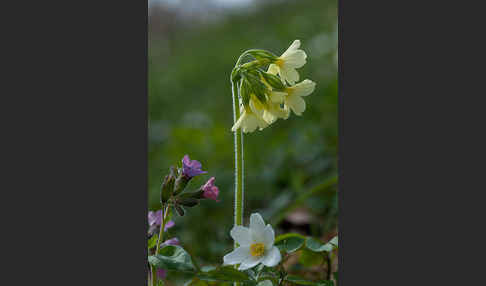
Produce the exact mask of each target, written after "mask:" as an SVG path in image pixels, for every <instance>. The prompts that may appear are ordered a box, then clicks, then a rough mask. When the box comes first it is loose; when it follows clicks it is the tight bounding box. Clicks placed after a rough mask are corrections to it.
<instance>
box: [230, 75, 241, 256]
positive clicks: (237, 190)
mask: <svg viewBox="0 0 486 286" xmlns="http://www.w3.org/2000/svg"><path fill="white" fill-rule="evenodd" d="M231 91H232V94H233V120H234V122H235V123H236V120H237V119H238V118H239V117H240V107H239V99H238V98H237V97H238V91H237V82H235V81H233V80H232V81H231ZM234 144H235V217H234V224H235V225H242V224H243V198H244V196H243V195H244V193H243V132H242V131H241V130H238V131H236V132H234ZM236 247H238V244H237V243H235V248H236Z"/></svg>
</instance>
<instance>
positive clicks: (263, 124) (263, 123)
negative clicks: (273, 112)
mask: <svg viewBox="0 0 486 286" xmlns="http://www.w3.org/2000/svg"><path fill="white" fill-rule="evenodd" d="M268 125H269V124H268V122H266V121H265V120H264V119H263V118H258V129H259V130H262V129H264V128H265V127H267V126H268Z"/></svg>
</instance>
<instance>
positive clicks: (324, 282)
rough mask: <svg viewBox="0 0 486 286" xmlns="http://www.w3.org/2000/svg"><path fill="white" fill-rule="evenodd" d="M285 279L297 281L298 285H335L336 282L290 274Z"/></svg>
mask: <svg viewBox="0 0 486 286" xmlns="http://www.w3.org/2000/svg"><path fill="white" fill-rule="evenodd" d="M285 281H288V282H292V283H295V284H297V285H312V286H334V282H332V281H330V280H320V281H315V282H314V281H309V280H305V279H304V278H302V277H298V276H294V275H289V276H287V277H286V278H285Z"/></svg>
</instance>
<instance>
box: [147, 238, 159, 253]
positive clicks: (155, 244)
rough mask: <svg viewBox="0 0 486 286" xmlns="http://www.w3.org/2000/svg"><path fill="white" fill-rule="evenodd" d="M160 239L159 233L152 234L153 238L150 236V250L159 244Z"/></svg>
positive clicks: (148, 245) (148, 243)
mask: <svg viewBox="0 0 486 286" xmlns="http://www.w3.org/2000/svg"><path fill="white" fill-rule="evenodd" d="M158 239H159V236H158V235H157V234H154V235H152V237H151V238H149V240H148V242H147V248H148V249H149V250H150V249H152V248H154V247H155V246H157V240H158Z"/></svg>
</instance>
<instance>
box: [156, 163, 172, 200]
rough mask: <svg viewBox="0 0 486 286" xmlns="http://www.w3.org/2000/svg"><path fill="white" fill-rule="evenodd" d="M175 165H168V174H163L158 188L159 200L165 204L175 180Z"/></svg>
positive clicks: (170, 194)
mask: <svg viewBox="0 0 486 286" xmlns="http://www.w3.org/2000/svg"><path fill="white" fill-rule="evenodd" d="M175 174H176V171H175V167H170V173H169V175H167V176H165V178H164V181H163V182H162V186H161V188H160V201H161V202H162V203H163V204H165V203H166V202H167V201H168V200H169V198H170V197H171V196H172V191H173V190H174V182H175Z"/></svg>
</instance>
